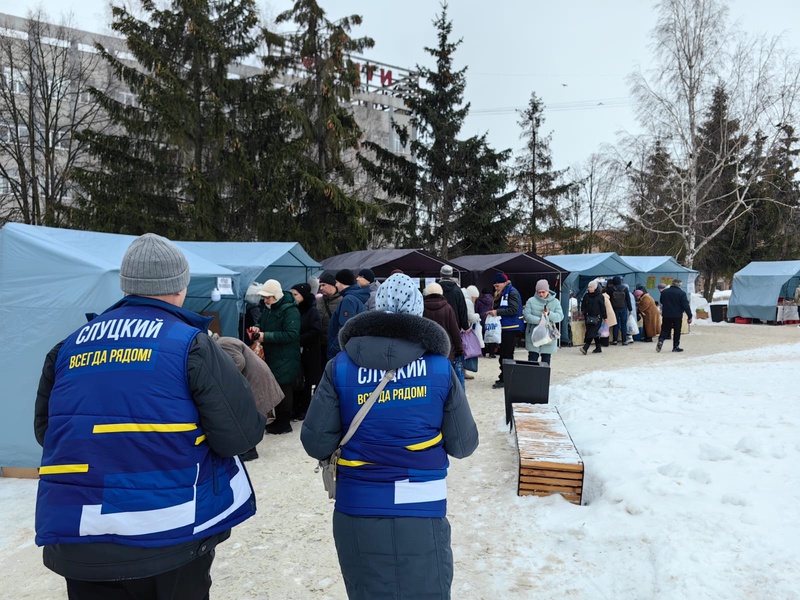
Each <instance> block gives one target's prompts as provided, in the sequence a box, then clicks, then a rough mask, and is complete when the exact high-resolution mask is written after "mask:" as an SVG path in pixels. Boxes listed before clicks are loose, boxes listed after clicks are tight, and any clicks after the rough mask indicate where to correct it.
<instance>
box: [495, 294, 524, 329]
mask: <svg viewBox="0 0 800 600" xmlns="http://www.w3.org/2000/svg"><path fill="white" fill-rule="evenodd" d="M511 290H514V291H515V292H517V295H518V296H519V292H518V291H517V288H515V287H514V286H513V285H511V284H508V285H507V286H506V287H504V288H503V293H502V295H501V296H500V305H499V308H505V307H507V306H508V295H509V294H510V293H511ZM522 309H523V306H522V296H520V299H519V310H518V312H517V315H516V316H514V315H512V316H506V317H500V327H501V328H502V330H503V331H522V330H523V329H525V320H524V319H523V318H522Z"/></svg>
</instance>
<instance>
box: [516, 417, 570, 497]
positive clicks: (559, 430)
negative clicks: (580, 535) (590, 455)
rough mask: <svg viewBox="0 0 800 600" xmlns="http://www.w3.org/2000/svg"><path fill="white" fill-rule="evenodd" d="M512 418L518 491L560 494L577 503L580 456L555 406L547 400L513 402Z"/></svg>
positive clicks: (537, 493)
mask: <svg viewBox="0 0 800 600" xmlns="http://www.w3.org/2000/svg"><path fill="white" fill-rule="evenodd" d="M513 418H514V430H515V434H516V438H517V448H518V450H519V480H518V487H517V494H518V495H520V496H527V495H534V496H549V495H552V494H561V495H562V496H564V498H565V499H567V500H568V501H570V502H573V503H575V504H578V505H580V503H581V498H582V496H583V471H584V469H583V459H581V456H580V454H579V453H578V450H577V448H576V447H575V444H574V443H573V441H572V438H571V437H570V435H569V432H568V431H567V428H566V426H565V425H564V422H563V421H562V420H561V415H559V414H558V409H557V408H556V407H555V406H553V405H550V404H524V403H520V404H514V405H513Z"/></svg>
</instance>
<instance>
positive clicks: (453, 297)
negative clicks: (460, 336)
mask: <svg viewBox="0 0 800 600" xmlns="http://www.w3.org/2000/svg"><path fill="white" fill-rule="evenodd" d="M439 285H441V286H442V295H443V296H444V297H445V298H447V302H448V304H450V306H452V307H453V311H455V313H456V322H457V323H458V327H459V328H460V329H461V331H466V330H467V329H469V315H468V313H467V300H466V298H464V292H462V291H461V288H460V287H458V283H456V282H455V281H453V280H452V279H442V280H440V281H439Z"/></svg>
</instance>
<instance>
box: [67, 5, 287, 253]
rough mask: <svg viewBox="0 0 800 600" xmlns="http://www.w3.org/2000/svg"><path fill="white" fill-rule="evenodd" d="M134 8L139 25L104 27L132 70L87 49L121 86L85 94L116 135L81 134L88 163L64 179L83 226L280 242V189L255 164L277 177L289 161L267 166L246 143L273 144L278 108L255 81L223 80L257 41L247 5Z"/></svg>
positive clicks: (283, 157) (130, 21) (117, 14)
mask: <svg viewBox="0 0 800 600" xmlns="http://www.w3.org/2000/svg"><path fill="white" fill-rule="evenodd" d="M141 5H142V8H143V9H144V11H145V12H146V13H147V17H146V19H144V20H140V19H137V18H135V17H134V16H133V15H132V14H131V13H129V12H128V11H127V10H126V9H125V8H122V7H114V9H113V18H114V21H113V24H112V28H113V29H114V30H115V31H116V32H118V33H120V34H122V36H124V38H125V42H126V46H127V50H128V51H129V52H130V54H131V55H133V57H134V59H135V62H131V61H128V60H126V59H123V58H122V57H121V56H120V55H119V54H118V53H116V52H114V51H113V50H109V49H107V48H104V47H103V46H102V45H98V46H97V49H98V51H99V52H100V55H101V56H102V57H103V59H104V60H105V61H106V62H107V63H108V65H109V66H110V67H111V69H112V70H113V72H114V73H115V75H116V77H117V78H118V80H119V83H120V86H119V88H118V89H117V93H116V94H112V93H103V92H101V91H100V90H97V89H95V90H93V93H94V95H95V97H96V98H97V100H98V102H99V103H100V105H101V107H102V109H103V110H104V111H105V112H106V113H107V114H108V116H109V118H110V120H111V122H112V123H113V124H114V125H115V127H116V130H115V131H114V132H113V133H104V132H98V131H87V132H85V133H84V134H82V137H83V139H84V140H85V141H86V142H87V143H88V145H89V149H90V151H91V153H92V154H93V158H94V161H93V162H92V163H90V164H89V165H87V166H86V167H83V168H80V169H77V170H76V175H75V179H76V180H77V182H78V183H79V184H80V187H81V189H82V194H81V197H80V198H79V204H80V207H81V209H82V210H81V212H80V215H79V217H80V220H81V222H82V224H83V225H84V226H86V227H90V228H93V229H97V230H100V231H116V232H123V233H131V234H140V233H143V232H145V231H153V232H157V233H161V234H163V235H167V236H169V237H176V238H187V239H204V240H224V239H230V238H231V237H237V238H240V239H248V238H250V239H252V237H253V236H254V235H256V232H258V234H261V235H263V234H272V233H274V234H276V236H275V238H273V239H281V238H282V237H283V236H286V235H287V231H288V232H290V231H291V230H290V229H287V228H288V226H289V224H290V223H291V220H290V219H289V218H287V217H289V216H290V215H286V214H285V208H284V207H283V206H281V205H280V204H279V202H282V200H281V197H284V198H285V197H286V194H285V192H284V193H281V189H280V187H281V184H282V183H285V178H282V177H276V178H274V179H269V177H268V175H269V173H267V172H266V171H265V169H266V167H264V165H263V164H259V161H264V162H265V163H268V164H269V169H271V170H272V171H273V172H275V171H280V169H281V167H280V165H281V164H282V162H291V156H290V155H291V152H290V151H288V152H276V153H275V154H272V155H270V156H267V155H266V153H265V148H268V147H269V144H268V143H266V142H263V141H258V142H257V145H258V147H254V143H253V139H252V135H253V134H254V133H258V134H261V135H264V136H267V137H266V138H261V140H264V139H270V140H272V141H273V142H274V140H275V139H278V138H279V137H280V136H279V133H278V132H279V131H280V129H279V128H280V121H279V120H276V119H275V114H276V113H277V112H278V110H279V104H280V99H279V97H278V95H277V94H275V92H274V90H273V86H272V85H271V84H270V82H268V81H265V80H264V78H265V76H264V75H263V74H262V73H261V72H260V71H259V72H254V73H253V74H252V76H249V77H248V76H245V77H239V76H232V75H231V71H232V69H234V68H235V67H237V66H239V65H240V64H241V63H242V61H243V60H244V59H245V58H247V57H250V56H252V55H253V53H254V52H255V50H256V48H257V47H258V45H259V44H260V42H261V34H260V32H259V30H258V28H257V25H258V22H257V11H256V6H255V1H254V0H172V1H171V3H170V5H169V8H167V9H165V10H160V9H158V8H157V6H156V3H155V2H154V1H153V0H142V2H141ZM275 130H277V131H275ZM281 146H282V145H281ZM284 149H285V148H283V147H281V148H280V150H284ZM265 177H267V178H266V179H265ZM265 190H266V192H265ZM271 203H273V206H271V207H270V206H269V205H270V204H271ZM255 207H258V209H257V210H256V209H255ZM267 214H268V215H269V220H268V221H266V220H265V216H266V215H267ZM267 222H269V223H270V225H266V223H267ZM290 235H291V234H290ZM283 239H285V238H283Z"/></svg>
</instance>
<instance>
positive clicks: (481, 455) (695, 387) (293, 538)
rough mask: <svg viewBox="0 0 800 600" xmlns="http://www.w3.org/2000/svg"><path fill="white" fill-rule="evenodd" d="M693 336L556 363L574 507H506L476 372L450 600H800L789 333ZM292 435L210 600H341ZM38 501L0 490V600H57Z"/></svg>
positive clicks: (492, 421) (519, 501) (254, 468)
mask: <svg viewBox="0 0 800 600" xmlns="http://www.w3.org/2000/svg"><path fill="white" fill-rule="evenodd" d="M691 329H692V331H691V333H690V334H688V335H686V336H685V338H684V340H683V341H682V343H681V345H682V346H683V347H684V348H685V349H686V352H684V353H683V354H672V353H671V352H668V350H669V348H670V347H669V345H668V344H669V342H668V343H667V345H666V348H665V350H667V352H662V353H661V354H657V353H656V352H655V348H654V346H655V344H645V343H636V344H633V345H632V346H626V347H624V348H623V347H621V346H617V347H612V348H607V349H605V350H604V352H603V353H602V354H599V355H591V354H590V355H588V356H583V355H581V354H579V353H578V351H577V349H576V348H564V349H562V350H561V351H560V352H559V353H558V354H557V355H556V356H555V357H554V359H553V369H552V380H553V385H552V388H551V395H550V401H551V403H552V404H555V405H556V406H557V407H558V409H559V411H560V413H561V415H562V417H563V420H564V422H565V423H566V426H567V428H568V429H569V431H570V434H571V436H572V438H573V440H574V442H575V444H576V446H577V448H578V450H579V452H580V453H581V455H582V457H583V460H584V463H585V471H586V475H585V489H584V505H583V506H575V505H573V504H569V503H567V502H566V501H564V500H563V499H561V498H560V497H559V496H553V497H549V498H536V497H518V496H517V495H516V483H517V481H516V478H517V454H516V446H515V442H514V435H513V433H509V431H508V428H507V427H506V426H505V425H504V419H503V394H502V391H499V390H493V389H491V382H492V381H493V380H494V378H495V377H496V374H497V366H496V361H493V360H488V359H486V360H481V361H480V371H479V373H478V374H477V376H476V378H475V380H472V381H469V382H468V395H469V398H470V403H471V405H472V408H473V412H474V414H475V417H476V420H477V421H478V426H479V428H480V431H481V445H480V447H479V448H478V450H477V451H476V453H475V455H473V456H472V457H470V458H468V459H465V460H461V461H453V464H452V468H451V472H450V476H449V477H448V488H449V506H448V513H449V518H450V521H451V523H452V526H453V550H454V555H455V561H456V565H455V579H454V582H453V598H454V599H459V600H462V599H463V600H482V599H485V600H505V599H508V598H512V599H516V598H520V599H528V598H536V599H537V600H539V599H560V598H570V599H572V600H605V599H608V600H611V599H613V600H626V599H632V600H633V599H636V600H638V599H641V600H650V599H663V600H694V599H701V598H702V599H712V600H731V599H748V600H791V599H800V592H799V591H798V582H800V541H799V540H800V469H798V464H799V463H800V435H799V434H800V402H798V401H797V389H798V385H797V381H798V379H797V369H798V365H800V361H798V355H800V329H798V328H797V327H794V326H784V327H770V326H766V325H732V324H727V323H714V324H713V325H712V324H711V321H710V320H706V321H695V324H693V325H692V328H691ZM517 358H519V359H523V358H525V356H524V353H523V352H522V351H518V353H517ZM298 430H299V428H296V429H295V431H294V432H293V433H291V434H288V435H282V436H268V437H267V438H266V439H265V440H264V441H263V442H262V443H261V445H260V446H259V453H260V454H261V458H260V459H259V460H257V461H254V462H252V463H249V464H248V469H249V470H250V473H251V476H252V479H253V483H254V485H255V487H256V490H257V493H258V497H259V514H258V515H257V516H256V517H255V518H253V519H250V520H249V521H248V522H246V523H245V524H243V525H242V526H240V527H238V528H237V529H236V530H235V532H234V535H233V537H232V539H231V540H230V541H228V542H226V543H225V544H223V545H222V546H220V547H219V548H218V551H217V559H216V561H215V563H214V568H213V570H212V574H213V576H214V581H215V583H214V587H213V588H212V597H213V598H215V600H218V599H231V600H234V599H235V600H245V599H274V600H290V599H297V600H306V599H320V600H323V599H326V600H340V599H344V598H346V595H345V593H344V586H343V585H342V583H341V576H340V575H339V571H338V565H337V563H336V555H335V550H334V547H333V542H332V538H331V527H330V517H331V511H332V503H331V502H330V501H328V500H327V497H326V495H325V494H324V493H323V490H322V483H321V482H320V481H319V476H318V475H315V474H314V472H313V467H314V462H313V461H312V460H311V459H309V458H308V457H306V456H305V455H304V453H303V451H302V448H301V447H300V443H299V439H298V438H299V435H298ZM35 487H36V483H35V482H33V481H24V480H10V479H0V564H2V565H3V567H4V568H3V584H2V587H1V588H0V597H2V598H8V599H14V600H19V599H23V598H36V599H42V598H65V597H66V592H65V588H64V584H63V581H62V580H61V579H60V578H58V577H57V576H55V575H53V574H52V573H50V572H49V571H47V570H46V569H45V568H44V567H43V566H42V565H41V558H40V556H41V552H40V550H39V549H37V548H36V547H35V546H34V545H33V542H32V539H33V506H34V500H35Z"/></svg>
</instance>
